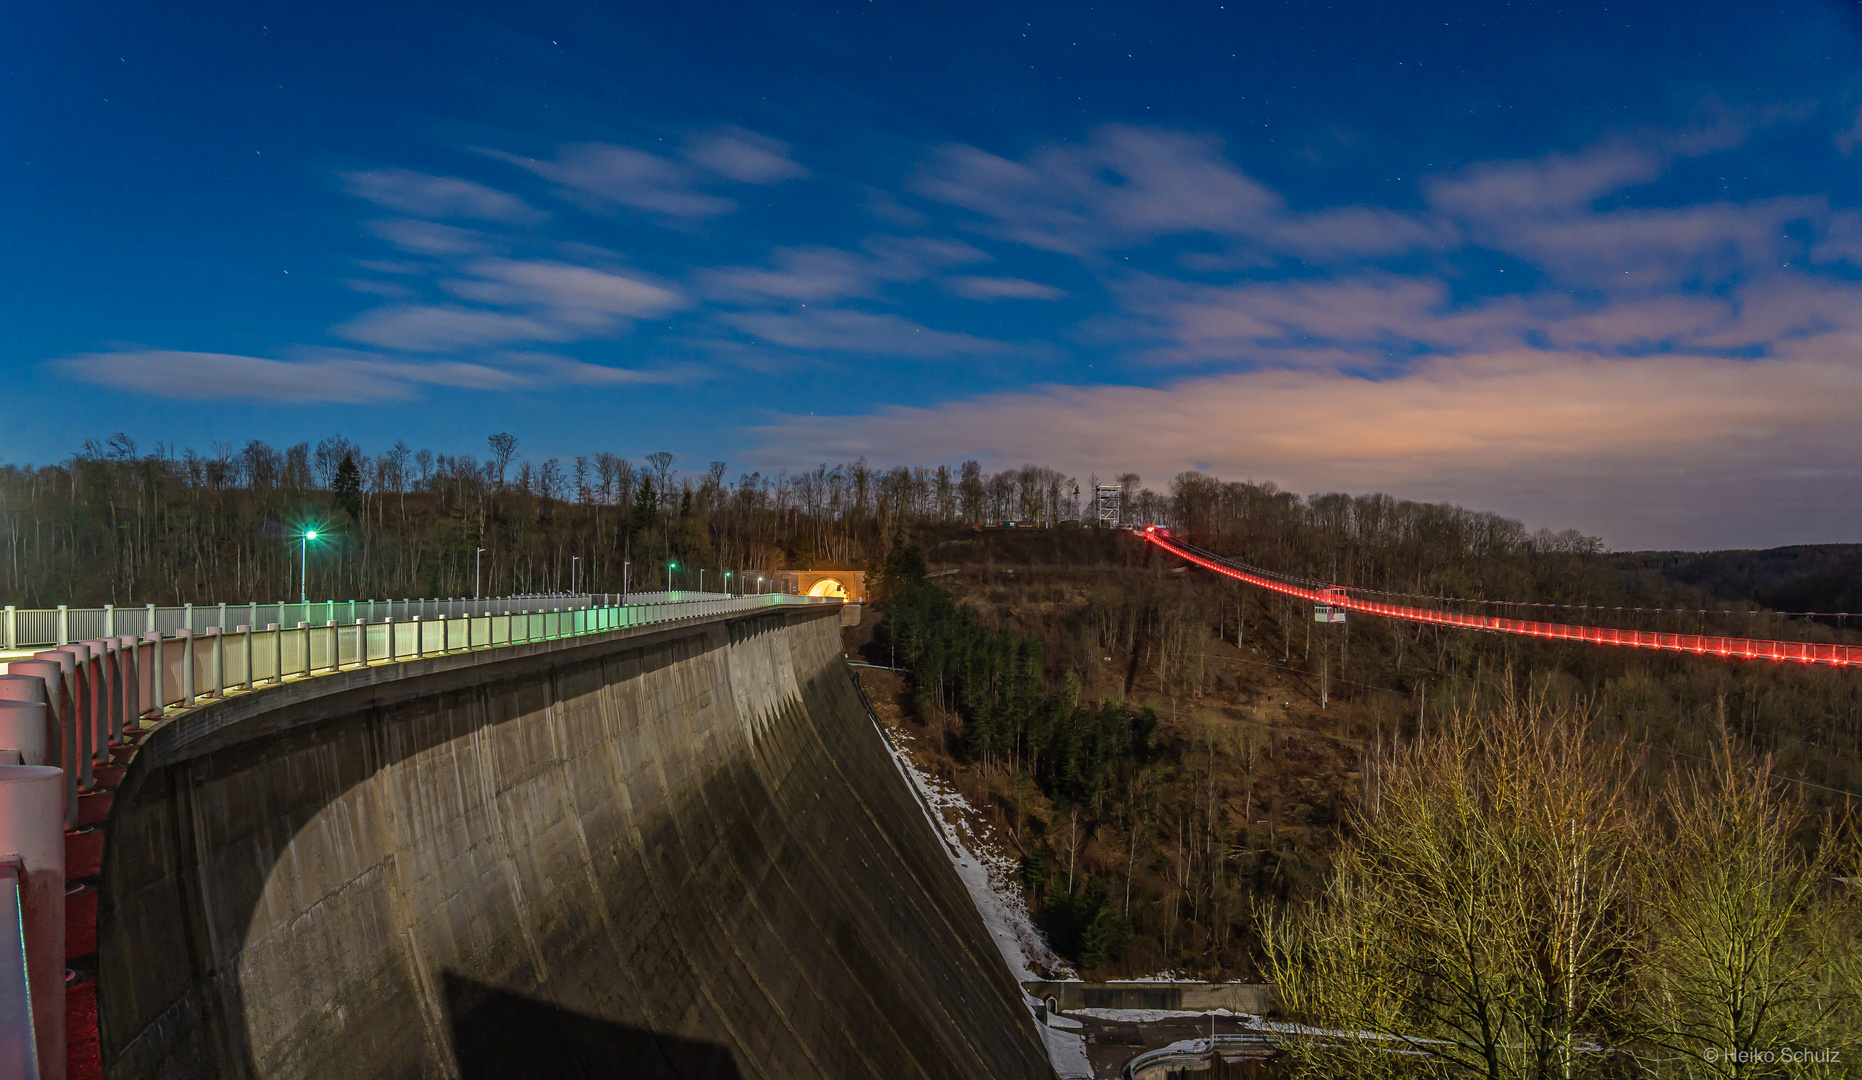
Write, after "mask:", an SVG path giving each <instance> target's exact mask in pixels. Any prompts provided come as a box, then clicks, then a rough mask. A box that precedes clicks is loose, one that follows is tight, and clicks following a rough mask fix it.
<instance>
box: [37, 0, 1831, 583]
mask: <svg viewBox="0 0 1862 1080" xmlns="http://www.w3.org/2000/svg"><path fill="white" fill-rule="evenodd" d="M1859 45H1862V4H1858V3H1856V2H1854V0H1849V2H1837V0H1828V2H1803V3H1785V4H1777V3H1751V2H1740V3H1711V2H1709V3H1690V4H1680V3H1675V2H1674V0H1667V2H1663V3H1642V2H1634V3H1617V2H1609V3H1594V2H1593V3H1566V2H1549V3H1520V2H1517V0H1515V2H1514V3H1511V4H1507V3H1502V2H1497V0H1496V2H1490V3H1480V4H1468V5H1426V4H1391V3H1388V2H1377V3H1338V4H1282V3H1273V4H1258V3H1226V4H1224V3H1202V2H1198V3H1172V4H1158V3H1148V4H1135V3H1123V4H1105V3H1094V4H1090V5H1088V4H1065V5H1062V4H1053V5H1040V4H1027V3H1018V4H1000V3H997V4H977V5H961V4H954V3H941V4H917V5H902V4H898V3H894V2H888V0H873V2H868V0H860V2H851V0H850V2H843V3H840V4H813V5H792V4H790V5H782V4H764V5H741V6H726V5H716V4H695V3H685V4H650V5H649V4H587V3H561V2H551V3H533V4H496V5H492V4H470V3H457V2H455V3H447V4H431V5H429V4H412V3H400V2H396V0H378V2H374V3H369V4H358V5H351V4H345V3H329V2H325V3H317V4H267V3H242V4H236V5H235V4H185V3H170V4H156V5H150V4H135V5H131V4H117V3H97V4H38V5H26V4H21V5H17V6H14V7H11V8H9V9H8V12H7V14H6V15H5V16H4V32H0V61H3V62H0V78H3V79H4V80H5V81H4V84H0V85H3V87H4V91H3V92H4V98H5V103H6V108H5V109H4V110H3V111H0V205H4V207H5V211H4V213H3V214H0V368H4V371H5V375H6V376H7V381H8V386H9V392H8V395H7V399H6V401H7V404H6V406H5V411H4V413H0V460H4V461H5V462H8V463H14V464H20V463H26V462H40V463H44V462H50V461H56V460H60V459H63V458H65V457H67V456H69V455H70V454H71V453H72V452H73V451H75V450H77V449H78V448H79V447H80V446H81V445H82V443H83V441H84V440H85V439H87V438H100V439H101V438H104V437H107V436H108V435H110V434H111V433H113V432H117V431H124V432H127V433H129V434H130V435H131V436H132V437H134V438H135V439H136V440H137V441H138V443H139V445H140V446H141V448H142V449H143V450H145V451H146V450H148V449H150V448H151V447H152V446H154V444H156V443H172V444H176V445H178V446H193V447H195V448H197V449H201V450H205V449H207V448H208V447H209V446H210V444H212V443H214V442H224V443H232V444H240V443H243V442H244V441H245V440H247V439H252V438H260V439H264V440H266V441H268V442H271V443H273V444H274V445H284V444H289V443H295V442H299V441H304V440H309V441H312V442H314V441H316V440H317V439H320V438H323V437H325V436H330V435H344V436H348V437H350V438H352V439H355V440H357V441H358V442H359V443H360V444H361V445H362V446H363V447H364V448H365V449H366V450H368V451H370V452H376V451H379V450H381V449H384V448H386V447H387V446H389V445H391V444H392V443H394V442H395V441H396V440H405V441H406V442H407V443H409V444H410V445H411V446H414V447H415V448H420V447H429V448H432V449H433V450H435V451H438V452H442V453H455V454H456V453H472V454H477V455H480V456H483V455H484V453H485V444H484V437H485V435H486V434H488V433H491V432H494V431H509V432H511V433H512V434H515V435H516V436H517V437H518V439H519V444H520V450H521V451H522V452H523V453H524V455H525V456H526V458H528V459H531V460H542V459H546V458H549V457H561V458H564V459H567V458H570V457H573V456H574V455H577V454H590V455H592V454H593V453H595V452H596V451H598V450H609V451H612V452H615V453H617V454H621V455H623V456H628V457H632V458H634V459H636V460H638V459H639V458H641V457H642V456H644V455H645V454H647V453H650V452H652V451H655V450H662V449H664V450H670V451H673V452H674V453H676V454H677V455H679V463H680V465H682V466H684V467H688V468H693V469H700V470H702V469H703V468H704V467H705V464H706V463H707V462H709V461H711V460H719V459H721V460H725V461H727V462H729V464H730V471H731V475H733V476H735V475H736V474H737V473H738V472H740V471H748V470H750V469H761V470H763V471H765V472H770V471H773V470H776V469H780V468H784V467H790V468H795V467H807V466H810V465H812V464H814V463H816V462H820V461H824V460H825V461H838V460H850V459H852V458H855V457H858V456H861V455H864V456H865V457H867V458H868V459H869V461H871V462H872V463H874V464H876V465H882V466H884V465H892V464H899V463H908V464H938V463H951V464H955V463H957V462H960V461H962V460H963V459H965V458H972V457H974V458H980V459H982V460H983V461H984V463H985V465H986V466H988V467H991V468H1000V467H1006V466H1013V465H1020V464H1022V463H1024V462H1038V463H1043V464H1048V465H1052V466H1054V467H1056V468H1060V469H1062V470H1065V471H1067V472H1069V473H1070V474H1077V475H1078V477H1079V479H1080V481H1081V483H1082V484H1084V483H1085V482H1086V481H1087V479H1088V476H1089V474H1092V473H1097V474H1098V475H1100V476H1101V477H1106V476H1110V475H1112V474H1116V473H1120V472H1125V471H1136V472H1138V473H1140V474H1141V475H1142V476H1143V477H1144V479H1145V482H1146V483H1147V484H1150V485H1152V486H1157V487H1160V488H1161V487H1162V486H1163V485H1165V484H1167V483H1168V481H1169V478H1170V477H1171V476H1172V475H1174V474H1175V473H1177V472H1179V471H1181V470H1184V469H1192V468H1194V469H1202V470H1204V471H1207V472H1210V473H1213V474H1215V475H1218V476H1222V477H1224V478H1228V479H1254V480H1272V481H1274V482H1276V483H1278V484H1280V485H1281V486H1283V487H1287V488H1291V489H1294V490H1297V491H1301V492H1311V491H1350V492H1366V491H1372V490H1383V491H1388V492H1391V493H1392V494H1395V495H1398V496H1402V497H1407V498H1420V499H1431V500H1436V499H1442V500H1452V501H1458V502H1461V503H1463V504H1465V505H1469V506H1473V507H1478V508H1481V509H1490V510H1496V511H1500V512H1503V513H1507V514H1510V515H1514V516H1518V517H1521V518H1523V519H1525V520H1526V522H1527V523H1528V524H1529V525H1531V526H1533V527H1539V526H1550V527H1553V528H1564V527H1567V526H1570V527H1577V528H1580V529H1583V530H1585V531H1586V532H1590V533H1593V534H1596V535H1600V536H1602V537H1603V538H1604V540H1605V541H1606V542H1607V543H1608V544H1609V545H1611V546H1612V547H1614V548H1618V549H1628V548H1641V547H1678V548H1711V547H1732V546H1764V545H1772V544H1783V543H1808V542H1825V541H1862V48H1859V47H1858V46H1859Z"/></svg>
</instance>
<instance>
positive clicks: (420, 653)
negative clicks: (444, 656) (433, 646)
mask: <svg viewBox="0 0 1862 1080" xmlns="http://www.w3.org/2000/svg"><path fill="white" fill-rule="evenodd" d="M413 622H414V659H416V660H419V659H421V658H423V657H425V656H426V655H427V635H426V634H425V633H423V630H424V629H425V627H424V625H423V624H422V623H421V621H420V616H418V615H416V616H414V617H413Z"/></svg>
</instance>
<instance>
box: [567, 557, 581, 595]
mask: <svg viewBox="0 0 1862 1080" xmlns="http://www.w3.org/2000/svg"><path fill="white" fill-rule="evenodd" d="M581 594H582V556H580V555H571V556H569V595H570V596H580V595H581Z"/></svg>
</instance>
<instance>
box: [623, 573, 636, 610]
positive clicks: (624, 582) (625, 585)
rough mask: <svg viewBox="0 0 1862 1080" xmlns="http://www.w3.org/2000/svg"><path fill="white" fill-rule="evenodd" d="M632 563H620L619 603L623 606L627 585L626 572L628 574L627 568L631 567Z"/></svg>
mask: <svg viewBox="0 0 1862 1080" xmlns="http://www.w3.org/2000/svg"><path fill="white" fill-rule="evenodd" d="M633 565H634V564H633V563H630V562H624V563H622V564H621V605H622V606H623V607H625V606H626V604H627V591H628V590H627V586H628V581H627V574H628V570H629V569H631V568H632V567H633Z"/></svg>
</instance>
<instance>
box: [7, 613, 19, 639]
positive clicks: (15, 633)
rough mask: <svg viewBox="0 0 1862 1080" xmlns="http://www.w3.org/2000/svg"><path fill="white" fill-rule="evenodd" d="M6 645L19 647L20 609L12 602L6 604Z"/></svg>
mask: <svg viewBox="0 0 1862 1080" xmlns="http://www.w3.org/2000/svg"><path fill="white" fill-rule="evenodd" d="M6 647H7V648H9V649H17V648H19V609H18V608H16V607H14V606H13V605H12V604H8V605H7V606H6Z"/></svg>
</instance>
